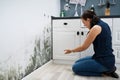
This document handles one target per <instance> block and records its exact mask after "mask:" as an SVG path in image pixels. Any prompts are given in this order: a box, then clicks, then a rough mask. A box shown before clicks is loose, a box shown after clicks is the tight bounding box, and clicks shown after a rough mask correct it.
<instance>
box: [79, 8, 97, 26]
mask: <svg viewBox="0 0 120 80" xmlns="http://www.w3.org/2000/svg"><path fill="white" fill-rule="evenodd" d="M81 18H82V19H84V20H87V18H89V19H91V22H90V24H91V28H92V27H93V26H94V25H96V24H97V23H98V21H99V17H97V15H96V13H95V12H94V11H90V10H86V11H84V13H83V14H82V16H81Z"/></svg>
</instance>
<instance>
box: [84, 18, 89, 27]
mask: <svg viewBox="0 0 120 80" xmlns="http://www.w3.org/2000/svg"><path fill="white" fill-rule="evenodd" d="M82 23H83V24H84V26H86V28H88V29H90V19H89V18H87V20H84V19H82Z"/></svg>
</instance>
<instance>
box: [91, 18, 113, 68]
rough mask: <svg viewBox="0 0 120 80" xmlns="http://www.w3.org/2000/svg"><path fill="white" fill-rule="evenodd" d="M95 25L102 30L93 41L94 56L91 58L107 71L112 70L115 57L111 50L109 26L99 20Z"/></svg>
mask: <svg viewBox="0 0 120 80" xmlns="http://www.w3.org/2000/svg"><path fill="white" fill-rule="evenodd" d="M97 25H99V26H101V28H102V30H101V33H100V34H99V35H98V36H97V37H96V39H95V40H94V41H93V46H94V47H93V48H94V52H95V54H94V55H93V57H92V58H93V59H95V60H96V61H97V62H99V63H100V64H102V65H104V66H105V67H106V68H108V69H109V70H112V69H113V67H114V66H115V56H114V55H113V49H112V37H111V30H110V27H109V25H108V24H107V23H105V22H103V21H102V20H99V22H98V23H97Z"/></svg>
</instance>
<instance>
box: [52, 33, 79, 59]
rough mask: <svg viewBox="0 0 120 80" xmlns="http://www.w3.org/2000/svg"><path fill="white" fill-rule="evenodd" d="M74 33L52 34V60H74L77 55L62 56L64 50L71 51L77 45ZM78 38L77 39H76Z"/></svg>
mask: <svg viewBox="0 0 120 80" xmlns="http://www.w3.org/2000/svg"><path fill="white" fill-rule="evenodd" d="M76 38H77V35H76V32H74V31H73V32H72V31H70V32H65V31H54V32H53V59H63V60H76V59H78V58H79V54H77V53H75V54H74V53H73V54H64V50H65V49H73V48H75V46H76V45H77V44H78V43H79V42H78V40H80V39H76ZM78 38H79V37H78Z"/></svg>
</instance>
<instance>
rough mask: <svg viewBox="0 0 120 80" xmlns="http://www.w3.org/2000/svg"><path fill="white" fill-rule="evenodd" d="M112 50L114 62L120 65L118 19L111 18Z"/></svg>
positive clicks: (119, 21)
mask: <svg viewBox="0 0 120 80" xmlns="http://www.w3.org/2000/svg"><path fill="white" fill-rule="evenodd" d="M113 49H114V54H115V57H116V62H117V63H120V18H113Z"/></svg>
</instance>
